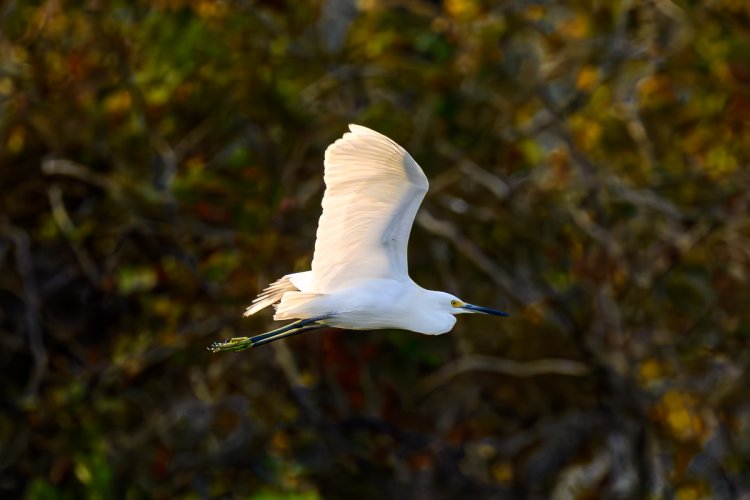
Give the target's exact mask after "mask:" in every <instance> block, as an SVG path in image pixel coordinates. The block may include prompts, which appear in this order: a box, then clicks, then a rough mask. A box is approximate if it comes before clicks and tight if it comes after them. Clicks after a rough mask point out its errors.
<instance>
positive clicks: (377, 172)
mask: <svg viewBox="0 0 750 500" xmlns="http://www.w3.org/2000/svg"><path fill="white" fill-rule="evenodd" d="M349 127H350V129H351V132H348V133H346V134H344V136H343V137H342V138H341V139H339V140H337V141H336V142H334V143H333V144H331V146H329V147H328V149H327V150H326V153H325V176H324V179H325V183H326V191H325V195H324V196H323V203H322V205H323V213H322V215H321V217H320V221H319V224H318V232H317V239H316V242H315V253H314V256H313V261H312V266H311V267H312V269H311V270H310V271H306V272H302V273H295V274H288V275H286V276H283V277H282V278H280V279H279V280H277V281H276V282H274V283H272V284H271V285H269V286H268V287H267V288H266V289H265V290H264V291H263V292H262V293H261V294H260V295H259V296H258V298H256V299H255V300H254V301H253V303H252V305H251V306H250V307H248V308H247V311H246V312H245V316H249V315H251V314H255V313H256V312H258V311H260V310H262V309H264V308H266V307H268V306H270V305H273V306H275V307H276V314H275V315H274V319H276V320H293V319H294V320H297V321H296V322H294V323H292V324H289V325H286V326H284V327H281V328H279V329H277V330H273V331H271V332H268V333H264V334H261V335H256V336H255V337H250V338H245V337H241V338H235V339H230V340H229V341H227V342H224V343H214V344H213V345H212V346H211V348H210V349H211V350H213V351H214V352H216V351H239V350H243V349H246V348H248V347H253V346H256V345H260V344H263V343H268V342H272V341H274V340H278V339H280V338H284V337H287V336H290V335H295V334H297V333H301V332H303V331H307V330H310V329H313V328H319V327H321V326H331V327H337V328H345V329H349V330H375V329H384V328H397V329H403V330H411V331H414V332H418V333H423V334H428V335H439V334H442V333H446V332H448V331H450V330H451V329H452V328H453V325H454V324H455V323H456V318H455V315H456V314H460V313H467V312H483V313H487V314H495V315H499V316H507V314H505V313H502V312H499V311H494V310H491V309H486V308H483V307H478V306H473V305H471V304H466V303H465V302H463V301H461V300H459V299H458V298H456V297H454V296H453V295H450V294H448V293H445V292H438V291H432V290H425V289H424V288H422V287H420V286H419V285H417V284H416V283H415V282H414V281H412V279H411V278H410V277H409V274H408V266H407V256H406V249H407V245H408V241H409V233H410V232H411V227H412V224H413V222H414V217H415V216H416V213H417V210H418V209H419V205H420V204H421V202H422V199H423V198H424V195H425V193H426V192H427V189H428V182H427V178H426V177H425V175H424V173H423V172H422V169H421V168H420V167H419V165H417V163H416V162H415V161H414V159H413V158H412V157H411V156H410V155H409V153H407V152H406V151H405V150H404V149H403V148H402V147H401V146H399V145H398V144H396V143H395V142H393V141H392V140H391V139H389V138H388V137H386V136H384V135H382V134H379V133H377V132H375V131H373V130H370V129H368V128H365V127H361V126H359V125H350V126H349Z"/></svg>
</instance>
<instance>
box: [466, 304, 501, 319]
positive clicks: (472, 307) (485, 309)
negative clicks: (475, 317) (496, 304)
mask: <svg viewBox="0 0 750 500" xmlns="http://www.w3.org/2000/svg"><path fill="white" fill-rule="evenodd" d="M463 309H467V310H469V311H472V312H480V313H484V314H492V315H493V316H504V317H506V318H507V317H510V314H508V313H505V312H502V311H496V310H494V309H490V308H489V307H482V306H475V305H473V304H466V305H465V306H463Z"/></svg>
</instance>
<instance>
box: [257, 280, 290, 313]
mask: <svg viewBox="0 0 750 500" xmlns="http://www.w3.org/2000/svg"><path fill="white" fill-rule="evenodd" d="M296 291H297V287H296V286H294V284H292V282H291V280H290V279H289V276H283V277H281V278H279V279H278V280H276V281H274V282H273V283H271V284H270V285H268V286H267V287H266V288H265V289H264V290H263V291H262V292H261V293H260V295H258V297H257V298H256V299H255V300H253V303H252V304H250V306H249V307H248V308H247V310H246V311H245V314H244V315H245V316H250V315H251V314H255V313H257V312H258V311H260V310H261V309H265V308H266V307H268V306H270V305H272V304H276V303H277V302H279V301H280V300H281V297H283V296H284V294H285V293H286V292H296Z"/></svg>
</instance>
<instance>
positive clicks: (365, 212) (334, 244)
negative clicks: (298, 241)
mask: <svg viewBox="0 0 750 500" xmlns="http://www.w3.org/2000/svg"><path fill="white" fill-rule="evenodd" d="M349 129H350V130H351V132H347V133H346V134H344V136H343V137H342V138H341V139H339V140H337V141H336V142H334V143H333V144H331V145H330V146H328V149H326V153H325V183H326V191H325V194H324V195H323V214H322V215H321V216H320V222H319V223H318V233H317V240H316V241H315V255H314V257H313V262H312V272H313V282H314V286H315V289H316V290H315V291H316V292H319V293H327V292H330V291H333V290H337V289H341V288H344V287H346V286H347V285H348V284H351V283H353V282H357V281H360V280H363V279H377V278H391V279H401V280H403V279H408V268H407V259H406V247H407V244H408V242H409V233H410V232H411V226H412V224H413V222H414V217H415V215H416V214H417V210H418V209H419V205H420V203H422V199H423V198H424V195H425V193H426V192H427V188H428V183H427V177H425V175H424V172H422V169H421V168H419V165H417V162H415V161H414V159H413V158H412V157H411V156H410V155H409V153H407V152H406V150H404V148H402V147H401V146H399V145H398V144H396V143H395V142H393V141H392V140H391V139H389V138H388V137H386V136H384V135H382V134H379V133H377V132H375V131H374V130H370V129H368V128H366V127H362V126H359V125H349Z"/></svg>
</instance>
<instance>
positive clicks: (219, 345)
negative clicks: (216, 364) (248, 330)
mask: <svg viewBox="0 0 750 500" xmlns="http://www.w3.org/2000/svg"><path fill="white" fill-rule="evenodd" d="M252 346H253V344H252V343H251V342H250V338H249V337H234V338H231V339H229V340H225V341H224V342H214V343H212V344H211V345H210V346H209V348H208V350H209V351H211V352H226V351H229V352H238V351H243V350H245V349H248V348H250V347H252Z"/></svg>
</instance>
